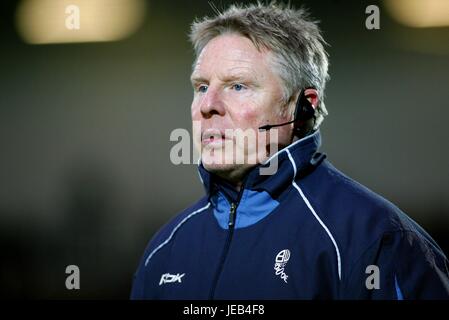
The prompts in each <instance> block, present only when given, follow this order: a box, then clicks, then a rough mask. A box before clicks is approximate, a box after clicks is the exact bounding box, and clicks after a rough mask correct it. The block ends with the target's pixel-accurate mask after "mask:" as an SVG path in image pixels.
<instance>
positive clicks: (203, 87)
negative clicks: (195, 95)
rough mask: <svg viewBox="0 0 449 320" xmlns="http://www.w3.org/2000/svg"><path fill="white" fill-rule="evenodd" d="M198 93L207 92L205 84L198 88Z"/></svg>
mask: <svg viewBox="0 0 449 320" xmlns="http://www.w3.org/2000/svg"><path fill="white" fill-rule="evenodd" d="M198 91H199V92H201V93H205V92H206V91H207V86H206V85H205V84H202V85H200V86H198Z"/></svg>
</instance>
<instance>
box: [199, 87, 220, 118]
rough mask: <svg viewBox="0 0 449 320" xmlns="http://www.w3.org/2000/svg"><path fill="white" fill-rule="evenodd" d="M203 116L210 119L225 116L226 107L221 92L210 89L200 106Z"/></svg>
mask: <svg viewBox="0 0 449 320" xmlns="http://www.w3.org/2000/svg"><path fill="white" fill-rule="evenodd" d="M200 111H201V115H202V116H203V117H204V118H206V119H209V118H211V117H212V116H214V115H219V116H223V115H224V114H225V106H224V102H223V100H222V97H221V94H220V92H219V90H217V89H215V88H212V87H209V88H208V90H207V92H206V93H205V96H204V99H203V101H202V103H201V106H200Z"/></svg>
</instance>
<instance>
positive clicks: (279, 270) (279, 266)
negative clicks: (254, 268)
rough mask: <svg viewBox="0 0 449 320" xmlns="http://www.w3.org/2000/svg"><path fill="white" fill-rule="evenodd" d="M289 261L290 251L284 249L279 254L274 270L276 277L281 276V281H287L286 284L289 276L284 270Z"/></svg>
mask: <svg viewBox="0 0 449 320" xmlns="http://www.w3.org/2000/svg"><path fill="white" fill-rule="evenodd" d="M289 259H290V250H288V249H284V250H282V251H281V252H279V253H278V254H277V256H276V259H275V263H274V270H275V271H276V275H277V276H280V277H281V279H282V280H284V281H285V283H287V279H288V275H287V274H286V273H285V272H284V268H285V265H286V264H287V262H288V260H289Z"/></svg>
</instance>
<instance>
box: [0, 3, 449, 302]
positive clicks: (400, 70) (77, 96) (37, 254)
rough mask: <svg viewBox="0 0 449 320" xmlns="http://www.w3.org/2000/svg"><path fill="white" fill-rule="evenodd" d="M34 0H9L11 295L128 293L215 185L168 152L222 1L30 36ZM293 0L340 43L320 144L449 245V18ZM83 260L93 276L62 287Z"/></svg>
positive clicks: (2, 120)
mask: <svg viewBox="0 0 449 320" xmlns="http://www.w3.org/2000/svg"><path fill="white" fill-rule="evenodd" d="M42 1H43V0H42ZM61 1H62V0H61ZM91 1H95V0H91ZM23 2H26V1H1V3H0V8H1V17H0V46H1V47H0V48H1V50H0V152H1V154H0V155H1V156H0V252H1V255H0V297H3V298H39V299H46V298H76V299H78V298H83V299H91V298H99V299H116V298H124V299H126V298H128V296H129V292H130V288H131V280H132V275H133V273H134V271H135V269H136V267H137V264H138V261H139V259H140V257H141V255H142V253H143V250H144V248H145V246H146V244H147V243H148V241H149V239H150V238H151V237H152V236H153V235H154V233H155V232H156V230H157V229H158V228H159V227H161V226H162V224H164V223H165V222H166V221H167V220H168V219H170V218H171V217H173V216H174V215H175V214H176V213H177V212H179V211H180V210H181V209H183V208H185V207H186V206H188V205H189V204H191V203H192V202H193V201H195V200H196V199H197V198H198V197H200V196H201V195H202V193H203V189H202V185H201V183H200V181H199V180H198V177H197V171H196V166H195V165H180V166H175V165H173V164H171V162H170V158H169V154H170V149H171V147H172V146H173V145H174V144H175V142H171V141H170V140H169V136H170V132H171V131H172V130H173V129H175V128H187V129H188V130H189V131H190V103H191V98H192V90H191V87H190V83H189V76H190V70H191V69H190V68H191V63H192V58H193V51H192V49H191V48H190V44H189V43H188V39H187V34H188V30H189V25H190V23H191V22H192V20H193V19H194V18H195V17H202V16H203V15H211V14H213V9H212V8H211V6H210V5H209V4H208V2H207V1H199V0H195V1H162V0H153V1H144V2H142V3H140V7H139V8H140V9H139V12H140V13H141V17H142V20H141V23H140V24H139V25H138V26H137V27H135V30H134V32H131V33H130V34H129V35H128V36H127V37H125V38H123V39H121V40H117V41H113V42H86V43H47V44H30V43H27V42H26V41H27V40H26V37H25V38H24V36H23V34H22V33H21V31H19V30H21V29H20V26H19V25H18V24H19V22H18V21H19V20H18V19H19V18H17V12H18V11H20V10H18V8H19V7H20V6H21V5H23ZM47 2H48V1H47ZM77 2H78V0H73V1H70V3H73V4H76V3H77ZM113 2H114V1H112V2H111V3H113ZM115 2H117V1H115ZM119 2H120V1H119ZM131 2H132V1H131ZM131 2H130V3H131ZM135 2H136V1H135ZM137 2H138V1H137ZM212 2H213V3H214V4H215V6H217V7H218V8H225V7H227V5H228V4H229V3H231V2H230V1H212ZM291 2H292V3H293V4H294V5H296V6H298V5H300V4H304V5H306V6H307V7H308V8H309V9H310V11H311V13H312V16H313V17H315V18H316V19H318V20H320V21H321V24H320V25H321V28H322V30H323V32H324V37H325V39H326V40H327V42H328V43H329V44H330V46H329V48H328V51H329V54H330V62H331V66H330V75H331V81H330V82H329V83H328V86H327V90H326V105H327V108H328V110H329V116H328V117H327V118H326V119H325V121H324V123H323V125H322V129H321V130H322V134H323V147H322V150H323V151H325V152H326V153H327V154H328V157H329V159H330V160H331V161H332V162H333V163H334V164H335V165H336V166H337V167H338V168H339V169H341V170H342V171H344V172H345V173H347V174H348V175H350V176H351V177H353V178H354V179H356V180H358V181H359V182H361V183H363V184H365V185H366V186H368V187H369V188H371V189H372V190H374V191H375V192H378V193H380V194H381V195H383V196H384V197H386V198H388V199H389V200H391V201H392V202H394V203H395V204H396V205H398V206H399V207H400V208H401V209H402V210H403V211H405V212H406V213H407V214H409V215H410V216H411V217H412V218H413V219H414V220H416V221H417V222H418V223H420V224H421V225H422V226H423V227H424V228H425V229H426V230H427V231H428V232H429V233H430V234H431V235H432V236H433V237H434V238H435V239H436V240H437V242H438V243H439V244H440V246H441V247H442V248H443V250H444V251H445V252H446V254H447V253H448V252H449V180H448V177H449V169H448V161H447V159H448V156H449V151H448V148H447V145H448V138H449V128H448V126H447V119H448V116H449V108H448V101H449V90H448V82H449V75H448V71H449V59H448V58H449V27H448V26H446V27H427V28H416V27H409V26H406V25H403V24H401V23H399V22H398V21H396V20H395V19H394V18H393V16H392V13H391V11H389V10H388V7H387V6H386V4H387V3H386V2H384V1H337V0H322V1H311V0H310V1H291ZM430 2H432V1H430ZM430 2H427V1H426V3H430ZM370 4H374V5H378V6H379V8H380V29H379V30H367V28H366V27H365V20H366V18H367V16H368V15H367V14H366V13H365V8H366V7H367V6H368V5H370ZM111 10H112V9H111ZM80 14H81V19H83V11H82V10H81V12H80ZM103 14H104V15H108V5H105V6H104V12H103ZM32 15H33V14H32ZM27 19H31V18H30V17H27ZM82 21H83V20H81V23H82ZM82 28H83V25H81V29H82ZM70 264H75V265H78V266H79V268H80V271H81V289H80V290H72V291H69V290H67V289H66V288H65V279H66V276H67V275H66V274H65V268H66V266H67V265H70Z"/></svg>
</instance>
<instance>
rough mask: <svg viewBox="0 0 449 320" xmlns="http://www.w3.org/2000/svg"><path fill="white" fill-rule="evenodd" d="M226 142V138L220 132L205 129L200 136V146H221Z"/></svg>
mask: <svg viewBox="0 0 449 320" xmlns="http://www.w3.org/2000/svg"><path fill="white" fill-rule="evenodd" d="M225 140H226V136H225V134H224V132H223V131H221V130H213V129H207V130H205V131H204V132H203V133H202V134H201V144H202V145H203V146H206V145H215V144H222V143H223V142H224V141H225Z"/></svg>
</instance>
